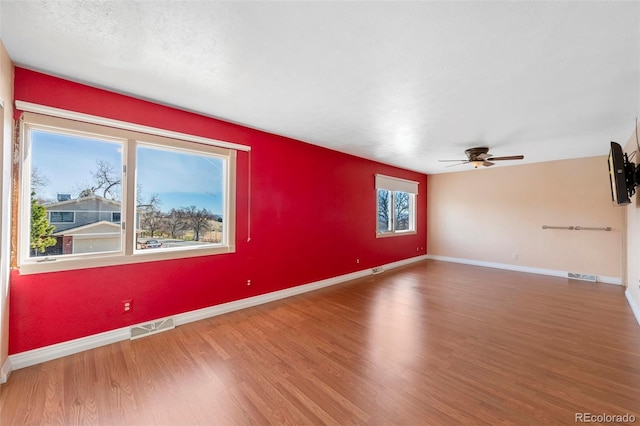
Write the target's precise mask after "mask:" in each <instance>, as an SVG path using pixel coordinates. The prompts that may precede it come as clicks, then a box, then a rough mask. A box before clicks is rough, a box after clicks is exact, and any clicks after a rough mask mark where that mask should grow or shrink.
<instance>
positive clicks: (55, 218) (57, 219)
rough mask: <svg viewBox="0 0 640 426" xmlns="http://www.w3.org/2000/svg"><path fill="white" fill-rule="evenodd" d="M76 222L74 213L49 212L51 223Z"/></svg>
mask: <svg viewBox="0 0 640 426" xmlns="http://www.w3.org/2000/svg"><path fill="white" fill-rule="evenodd" d="M75 221H76V219H75V214H74V212H49V222H51V223H73V222H75Z"/></svg>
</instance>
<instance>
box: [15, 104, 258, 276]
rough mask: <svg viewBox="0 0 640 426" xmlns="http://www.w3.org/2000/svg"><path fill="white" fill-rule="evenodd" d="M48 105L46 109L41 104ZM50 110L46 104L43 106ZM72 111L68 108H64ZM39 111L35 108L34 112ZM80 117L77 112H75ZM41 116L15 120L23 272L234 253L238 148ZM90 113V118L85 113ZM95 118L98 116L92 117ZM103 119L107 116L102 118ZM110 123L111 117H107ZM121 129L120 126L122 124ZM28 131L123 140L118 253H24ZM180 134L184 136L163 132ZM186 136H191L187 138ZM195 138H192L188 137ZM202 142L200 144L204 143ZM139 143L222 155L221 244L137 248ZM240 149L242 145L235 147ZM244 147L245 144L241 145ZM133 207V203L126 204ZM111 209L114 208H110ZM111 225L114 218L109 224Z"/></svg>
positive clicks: (19, 253)
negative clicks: (18, 146)
mask: <svg viewBox="0 0 640 426" xmlns="http://www.w3.org/2000/svg"><path fill="white" fill-rule="evenodd" d="M43 108H48V107H43ZM48 109H49V110H50V108H48ZM61 111H63V112H65V113H67V114H73V113H72V112H66V111H64V110H61ZM38 112H39V111H38ZM80 115H81V116H83V115H82V114H80ZM63 117H64V118H62V117H61V116H60V115H58V116H50V115H43V114H39V113H37V112H35V113H34V112H24V113H23V114H22V117H21V124H20V150H21V170H20V173H19V179H20V182H19V183H18V184H19V187H20V191H19V197H20V199H19V209H18V213H17V214H18V217H17V218H16V219H17V222H18V236H17V248H18V250H17V265H18V267H19V268H20V272H21V273H24V274H31V273H41V272H54V271H63V270H74V269H85V268H93V267H101V266H112V265H121V264H131V263H140V262H149V261H161V260H170V259H178V258H188V257H196V256H208V255H215V254H224V253H232V252H235V244H236V243H235V226H236V224H235V220H236V213H235V209H236V207H235V206H236V157H237V150H236V149H233V148H235V147H233V148H231V147H229V145H234V144H229V143H226V142H223V141H220V143H219V144H217V143H216V142H217V141H215V140H213V139H206V138H200V137H194V136H191V135H186V134H185V135H183V134H179V133H175V132H168V131H163V130H161V129H157V130H158V132H156V133H159V134H153V133H147V132H148V131H149V129H151V130H153V128H148V127H144V126H139V127H140V129H142V130H144V131H145V132H144V133H143V132H138V131H135V130H131V128H132V127H133V128H135V127H136V125H134V124H131V123H124V122H123V123H124V124H125V125H126V126H127V127H126V128H116V127H110V126H105V125H104V124H102V123H95V122H85V121H76V120H72V119H69V117H65V116H64V115H63ZM88 117H93V116H88ZM95 119H97V120H99V119H100V118H99V117H95ZM105 120H106V119H105ZM107 121H108V122H109V123H108V124H111V123H112V122H113V121H112V120H110V121H109V120H107ZM123 127H124V126H123ZM31 129H37V130H42V131H53V132H56V133H63V134H65V133H66V134H69V135H74V136H82V137H91V138H96V139H99V140H105V141H116V142H120V143H122V149H123V166H124V167H123V171H122V182H123V184H122V188H121V191H122V200H121V212H120V214H121V216H120V227H121V248H120V250H118V251H115V252H114V251H111V252H96V253H83V254H67V255H61V256H47V257H42V258H34V257H31V256H30V254H29V234H30V213H31V205H30V201H31V192H30V191H31V177H30V172H31V162H30V158H31V157H30V150H31V147H30V139H29V134H30V130H31ZM166 134H170V135H171V136H175V135H177V136H184V139H176V138H174V137H168V136H165V135H166ZM189 139H191V140H189ZM193 139H195V141H194V140H193ZM203 142H204V143H203ZM138 144H144V145H157V146H163V147H166V148H167V149H178V150H180V149H182V150H188V151H191V152H193V153H195V154H198V153H200V154H202V155H207V156H214V157H218V158H221V159H222V160H223V163H224V164H225V172H223V175H224V176H223V191H224V193H223V197H224V202H223V211H222V216H223V218H224V226H223V235H222V241H221V243H209V244H203V245H198V246H190V247H184V248H177V249H174V248H172V249H166V250H165V249H163V250H147V251H141V250H136V246H135V242H136V232H135V228H136V227H135V226H129V225H128V224H134V223H135V214H136V207H135V206H136V203H135V193H136V148H137V146H138ZM239 146H240V147H242V146H241V145H239ZM246 148H248V147H246ZM246 150H248V149H246ZM131 206H133V207H131ZM112 213H113V212H112ZM113 223H116V222H113Z"/></svg>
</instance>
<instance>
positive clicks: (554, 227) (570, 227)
mask: <svg viewBox="0 0 640 426" xmlns="http://www.w3.org/2000/svg"><path fill="white" fill-rule="evenodd" d="M542 229H568V230H569V231H572V230H576V231H611V227H610V226H607V227H604V228H591V227H588V226H549V225H542Z"/></svg>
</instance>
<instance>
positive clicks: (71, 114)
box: [16, 100, 251, 151]
mask: <svg viewBox="0 0 640 426" xmlns="http://www.w3.org/2000/svg"><path fill="white" fill-rule="evenodd" d="M16 109H17V110H20V111H24V112H33V113H36V114H41V115H47V116H50V117H58V118H66V119H68V120H74V121H80V122H82V123H90V124H98V125H100V126H106V127H114V128H116V129H122V130H131V131H132V132H137V133H146V134H149V135H156V136H164V137H167V138H170V139H178V140H183V141H187V142H196V143H201V144H205V145H211V146H217V147H220V148H228V149H233V150H236V151H250V150H251V147H250V146H247V145H240V144H237V143H232V142H225V141H221V140H217V139H210V138H205V137H202V136H195V135H189V134H187V133H180V132H174V131H171V130H164V129H159V128H157V127H150V126H143V125H141V124H135V123H129V122H126V121H120V120H113V119H111V118H104V117H99V116H96V115H91V114H84V113H81V112H76V111H69V110H66V109H61V108H54V107H50V106H46V105H39V104H34V103H31V102H25V101H18V100H17V101H16Z"/></svg>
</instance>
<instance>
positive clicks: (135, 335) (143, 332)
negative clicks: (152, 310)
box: [129, 318, 176, 340]
mask: <svg viewBox="0 0 640 426" xmlns="http://www.w3.org/2000/svg"><path fill="white" fill-rule="evenodd" d="M175 327H176V326H175V324H174V322H173V318H166V319H163V320H160V321H155V322H150V323H148V324H142V325H136V326H135V327H131V336H130V337H129V339H131V340H134V339H139V338H140V337H144V336H149V335H150V334H155V333H160V332H161V331H167V330H171V329H174V328H175Z"/></svg>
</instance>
